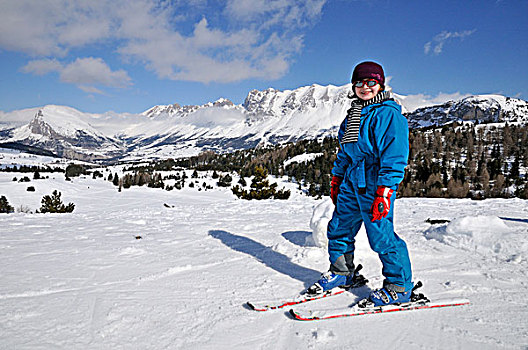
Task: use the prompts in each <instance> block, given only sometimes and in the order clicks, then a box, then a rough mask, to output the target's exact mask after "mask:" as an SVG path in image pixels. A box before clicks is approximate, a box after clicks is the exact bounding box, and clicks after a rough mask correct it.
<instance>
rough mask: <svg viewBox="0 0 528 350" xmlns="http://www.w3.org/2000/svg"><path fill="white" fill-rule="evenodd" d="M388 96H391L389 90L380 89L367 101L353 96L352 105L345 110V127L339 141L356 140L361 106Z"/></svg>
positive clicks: (388, 97)
mask: <svg viewBox="0 0 528 350" xmlns="http://www.w3.org/2000/svg"><path fill="white" fill-rule="evenodd" d="M390 98H391V96H390V92H389V91H382V92H380V93H378V94H377V95H376V96H374V98H371V99H370V100H368V101H363V100H361V99H359V98H358V97H353V99H352V107H350V108H349V109H348V111H347V116H346V118H347V123H346V129H345V134H344V135H343V139H342V140H341V143H348V142H357V140H358V136H359V124H360V123H361V110H362V109H363V107H366V106H369V105H372V104H375V103H380V102H383V101H387V100H389V99H390Z"/></svg>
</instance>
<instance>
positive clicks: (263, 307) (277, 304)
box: [247, 287, 346, 311]
mask: <svg viewBox="0 0 528 350" xmlns="http://www.w3.org/2000/svg"><path fill="white" fill-rule="evenodd" d="M344 292H346V289H343V288H340V287H336V288H334V289H330V290H327V291H325V292H323V293H320V294H308V293H305V294H300V295H298V296H296V297H293V298H290V299H284V300H270V301H260V302H251V301H248V302H247V305H248V306H249V307H250V308H251V309H252V310H255V311H268V310H276V309H282V308H284V307H286V306H293V305H298V304H302V303H307V302H309V301H312V300H318V299H322V298H328V297H331V296H334V295H339V294H341V293H344Z"/></svg>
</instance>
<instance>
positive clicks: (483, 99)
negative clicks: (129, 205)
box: [0, 84, 528, 161]
mask: <svg viewBox="0 0 528 350" xmlns="http://www.w3.org/2000/svg"><path fill="white" fill-rule="evenodd" d="M349 91H350V84H347V85H344V86H333V85H328V86H321V85H317V84H312V85H310V86H304V87H300V88H297V89H294V90H284V91H281V90H276V89H273V88H269V89H266V90H251V91H250V92H249V93H248V95H247V97H246V99H245V100H244V102H243V103H242V104H238V105H237V104H234V103H233V102H232V101H230V100H228V99H225V98H220V99H218V100H216V101H214V102H208V103H206V104H203V105H200V106H195V105H191V106H181V105H179V104H177V103H175V104H171V105H157V106H153V107H151V108H149V109H147V110H146V111H144V112H142V113H139V114H131V113H112V112H108V113H105V114H91V113H84V112H81V111H78V110H76V109H74V108H72V107H66V106H57V105H47V106H44V107H42V108H32V109H27V110H20V111H13V112H11V113H3V114H1V115H0V142H3V143H6V142H16V143H20V144H26V145H28V146H33V147H40V148H43V149H46V150H49V151H51V152H53V153H56V154H58V155H60V156H63V157H70V158H74V159H80V160H90V161H97V160H101V161H104V160H106V161H111V160H125V161H126V160H143V159H162V158H179V157H185V156H190V155H196V154H198V153H199V152H201V151H204V150H213V151H216V152H230V151H234V150H237V149H244V148H252V147H255V146H258V145H267V144H276V143H280V142H294V141H297V140H301V139H316V138H321V137H326V136H335V135H336V133H337V129H338V127H339V125H340V123H341V121H342V120H343V118H344V116H345V115H346V110H347V109H348V108H349V104H350V100H349V98H348V93H349ZM393 95H394V98H395V100H396V101H397V102H399V103H400V104H401V105H402V110H403V111H404V112H405V111H406V110H408V108H407V107H406V102H405V96H403V95H398V94H393ZM35 111H36V112H35ZM29 113H33V114H34V115H33V116H30V115H29ZM405 115H406V117H407V118H408V120H409V126H410V127H411V128H418V127H430V126H434V125H437V126H441V125H444V124H448V123H452V122H454V121H460V122H464V121H467V122H475V123H490V122H509V123H516V122H519V123H523V124H528V102H527V101H524V100H519V99H515V98H510V97H506V96H502V95H473V96H467V97H464V98H460V99H458V100H453V101H448V102H445V103H443V104H439V105H433V106H426V107H422V108H418V109H416V110H414V111H413V112H407V113H405Z"/></svg>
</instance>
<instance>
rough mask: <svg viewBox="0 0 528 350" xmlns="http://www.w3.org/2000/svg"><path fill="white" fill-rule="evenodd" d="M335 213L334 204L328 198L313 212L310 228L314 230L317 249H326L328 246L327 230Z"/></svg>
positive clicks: (313, 236) (313, 238)
mask: <svg viewBox="0 0 528 350" xmlns="http://www.w3.org/2000/svg"><path fill="white" fill-rule="evenodd" d="M333 212H334V203H332V200H331V199H330V198H328V199H327V200H325V201H323V202H321V203H320V204H318V205H317V206H316V207H315V208H314V211H313V214H312V218H311V219H310V228H311V229H312V237H311V239H312V240H313V242H311V243H313V244H314V245H315V246H316V247H321V248H325V247H327V246H328V238H327V237H326V229H327V226H328V222H329V221H330V219H332V214H333Z"/></svg>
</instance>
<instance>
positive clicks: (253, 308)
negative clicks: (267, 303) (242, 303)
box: [246, 301, 267, 311]
mask: <svg viewBox="0 0 528 350" xmlns="http://www.w3.org/2000/svg"><path fill="white" fill-rule="evenodd" d="M246 307H247V308H249V309H251V310H255V311H266V310H267V309H262V308H259V307H257V306H256V305H255V304H253V303H252V302H250V301H248V302H247V303H246Z"/></svg>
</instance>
